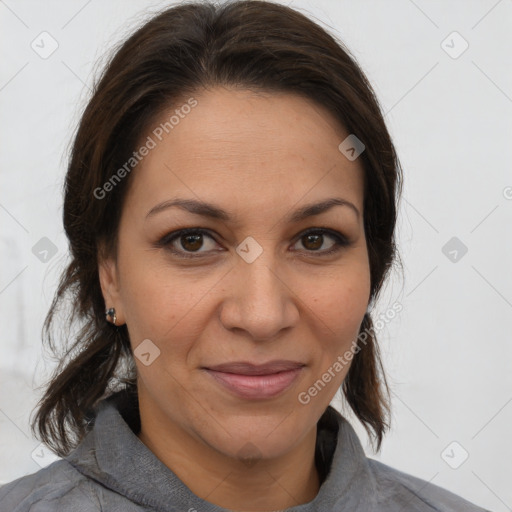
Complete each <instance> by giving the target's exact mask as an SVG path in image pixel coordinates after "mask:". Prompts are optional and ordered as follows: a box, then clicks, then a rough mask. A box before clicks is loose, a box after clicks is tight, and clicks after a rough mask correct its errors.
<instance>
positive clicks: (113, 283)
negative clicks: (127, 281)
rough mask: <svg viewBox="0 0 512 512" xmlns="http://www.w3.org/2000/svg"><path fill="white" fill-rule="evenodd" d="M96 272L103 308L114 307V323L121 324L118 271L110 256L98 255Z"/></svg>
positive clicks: (121, 311) (122, 322)
mask: <svg viewBox="0 0 512 512" xmlns="http://www.w3.org/2000/svg"><path fill="white" fill-rule="evenodd" d="M98 274H99V280H100V286H101V292H102V294H103V299H104V300H105V309H109V308H115V310H116V317H117V321H116V324H117V325H118V326H119V325H123V324H124V323H126V322H125V318H124V308H123V303H122V299H121V293H120V282H119V273H118V270H117V264H116V262H115V261H114V260H113V259H112V258H107V259H101V258H99V257H98Z"/></svg>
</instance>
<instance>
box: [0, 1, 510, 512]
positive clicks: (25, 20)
mask: <svg viewBox="0 0 512 512" xmlns="http://www.w3.org/2000/svg"><path fill="white" fill-rule="evenodd" d="M171 3H172V2H143V1H126V0H123V1H120V0H116V1H114V0H109V1H99V0H92V1H89V2H87V1H85V0H80V1H66V2H64V1H61V2H55V1H53V2H50V1H46V2H44V3H43V2H40V1H31V2H29V1H21V0H20V1H17V2H15V1H14V0H5V1H1V2H0V22H1V30H0V41H1V48H2V60H1V67H0V108H1V117H0V119H1V121H0V140H1V141H2V146H1V149H0V169H1V174H0V258H1V259H0V262H1V265H0V322H1V324H0V325H1V327H2V332H1V342H0V343H1V345H0V348H1V357H0V379H1V380H0V482H7V481H10V480H12V479H14V478H17V477H19V476H22V475H25V474H28V473H32V472H34V471H37V470H38V469H40V466H39V465H38V464H37V463H36V462H35V460H34V459H33V458H32V452H33V450H34V449H36V450H40V448H38V445H39V441H37V440H36V439H33V438H32V436H31V435H30V430H29V427H28V425H29V415H30V413H31V411H32V409H33V407H34V405H35V403H36V399H37V392H36V391H35V389H34V388H35V386H37V385H40V384H42V382H43V380H42V379H44V377H45V375H46V376H47V375H48V374H49V372H50V370H51V369H52V368H53V364H54V363H52V362H51V361H50V360H48V359H47V358H46V359H45V358H44V354H43V352H42V348H41V327H42V324H43V321H44V316H45V314H46V312H47V310H48V307H49V305H50V301H51V299H52V297H53V293H54V291H55V287H56V283H57V276H58V274H59V272H60V271H61V270H62V269H63V268H64V264H65V263H66V261H67V254H66V253H67V241H66V238H65V236H64V234H63V228H62V220H61V215H62V209H61V208H62V193H61V188H62V182H63V178H64V174H65V168H66V162H67V154H66V148H67V146H68V144H69V142H70V137H71V134H72V133H73V131H74V129H75V126H76V123H77V121H78V119H79V116H80V112H81V109H82V108H83V106H84V104H85V101H86V100H87V97H88V95H89V87H90V86H91V84H92V78H93V74H94V72H95V71H98V70H99V69H101V63H99V59H100V58H102V57H103V56H104V55H105V54H106V52H108V51H109V49H110V48H111V47H112V45H113V43H115V42H117V41H119V40H120V39H122V38H124V37H125V35H127V34H128V33H129V32H131V31H132V30H133V28H134V27H135V26H138V25H139V24H140V23H142V21H143V20H144V19H146V18H147V17H148V15H150V14H151V12H152V11H153V10H155V9H157V8H161V7H163V6H164V5H170V4H171ZM283 3H287V4H288V5H291V6H292V7H296V8H300V9H301V10H302V12H304V13H305V14H307V15H313V16H314V17H315V18H316V19H317V21H321V22H322V23H323V24H324V27H326V28H328V30H330V31H331V32H332V33H335V34H336V35H337V36H338V37H339V38H341V40H342V41H344V42H345V43H346V45H347V46H348V48H349V49H350V50H351V52H352V53H353V55H355V57H356V58H357V60H358V62H359V63H360V65H361V66H362V67H363V70H364V71H365V72H366V74H367V76H368V77H369V79H370V81H371V83H372V85H373V87H374V88H375V90H376V92H377V95H378V98H379V100H380V102H381V104H382V109H383V111H384V113H386V117H385V119H386V121H387V123H388V127H389V129H390V132H391V134H392V137H393V138H394V142H395V144H396V147H397V150H398V153H399V157H400V159H401V163H402V166H403V169H404V175H405V187H404V198H403V201H402V205H401V209H400V220H399V226H398V236H399V243H400V245H399V247H400V251H401V254H402V257H403V261H404V265H405V279H403V280H402V279H401V277H400V274H399V273H398V272H395V274H394V275H393V279H392V281H391V282H390V283H389V285H388V286H387V287H386V290H385V293H384V294H383V297H382V301H381V302H380V304H379V308H378V309H379V311H382V312H384V311H386V310H387V309H388V308H389V307H390V306H391V304H392V303H393V302H394V301H396V300H398V301H399V302H400V303H401V304H402V305H403V310H402V312H401V313H400V315H399V316H397V317H396V318H395V319H394V320H393V321H392V322H389V323H388V324H387V325H386V327H385V329H383V330H382V331H380V332H379V338H380V343H381V346H382V350H383V356H384V364H385V368H386V370H387V374H388V377H389V382H390V385H391V388H392V390H393V394H392V397H393V429H392V431H391V432H390V433H389V434H388V435H387V437H386V438H385V441H384V444H383V449H382V451H381V453H380V454H375V453H373V452H372V450H371V448H370V446H369V444H368V443H367V437H366V435H365V433H364V430H363V429H362V427H361V425H360V424H359V423H357V422H356V421H355V420H354V421H352V424H353V425H354V427H355V428H356V430H357V432H358V433H359V434H360V437H361V440H362V442H363V445H364V446H365V449H366V451H367V454H368V455H369V456H371V457H374V458H377V459H379V460H381V461H382V462H384V463H386V464H389V465H391V466H393V467H396V468H398V469H400V470H402V471H405V472H407V473H411V474H414V475H416V476H418V477H420V478H423V479H425V480H428V481H431V482H432V483H435V484H437V485H440V486H442V487H445V488H448V489H450V490H451V491H453V492H455V493H457V494H460V495H462V496H463V497H465V498H466V499H468V500H470V501H473V502H475V503H476V504H478V505H480V506H483V507H486V508H488V509H489V510H493V511H496V512H501V511H506V510H512V490H511V486H510V483H511V476H512V463H511V460H512V437H511V436H510V432H511V425H512V372H511V371H510V370H511V360H512V343H511V334H510V333H511V327H512V275H511V272H510V262H511V261H512V242H511V228H510V225H511V221H512V200H511V199H512V188H511V187H512V171H511V169H512V167H511V162H512V144H511V140H512V121H511V120H512V65H511V64H512V52H511V50H512V30H511V28H512V2H511V1H510V0H501V1H496V0H486V1H483V0H481V1H475V0H473V1H468V0H461V1H453V0H452V1H427V0H415V1H412V0H393V1H382V0H381V1H368V0H365V1H361V0H359V1H356V0H350V1H339V0H338V1H334V0H331V1H327V0H325V1H315V2H312V1H309V2H307V1H300V2H299V1H292V2H283ZM43 31H47V32H49V33H50V34H51V36H52V37H53V38H54V39H55V40H56V41H57V42H58V45H59V46H58V48H57V50H56V51H55V52H54V53H53V54H52V55H51V56H49V57H48V58H47V59H43V58H41V57H40V56H39V55H38V54H37V53H36V52H35V51H34V50H33V49H32V48H31V43H32V41H34V40H36V41H37V40H38V39H37V38H38V36H39V34H41V32H43ZM453 31H457V32H458V33H459V34H460V35H461V36H462V37H463V38H464V39H465V40H466V41H467V43H468V44H469V47H468V49H467V50H466V51H465V52H464V53H462V54H461V55H460V56H458V58H452V57H451V56H450V55H449V54H448V53H447V52H446V51H445V49H444V48H446V49H448V50H449V51H451V52H452V54H454V53H456V52H458V51H459V50H460V49H461V48H462V46H461V44H462V43H463V42H462V40H460V39H457V36H450V38H448V39H447V41H446V42H445V43H444V45H442V42H443V41H444V40H445V39H446V38H447V36H449V35H450V34H451V33H452V32H453ZM454 37H455V38H454ZM447 46H452V48H451V49H449V48H447ZM507 187H508V188H507ZM454 236H455V237H457V238H458V239H459V240H460V241H462V242H463V243H464V244H465V246H467V248H468V252H467V253H466V254H465V255H464V256H463V257H461V258H460V259H458V261H456V262H453V261H451V260H450V259H449V258H448V257H446V256H445V254H443V252H442V248H443V246H444V245H445V244H446V243H447V242H448V241H449V240H450V239H451V238H452V237H454ZM43 237H47V238H48V239H50V240H51V241H52V242H53V243H54V244H55V245H56V247H57V249H58V252H57V254H56V255H55V256H53V257H52V258H51V259H50V260H49V261H48V262H47V263H43V262H41V261H40V260H39V259H38V258H37V257H36V256H35V255H34V254H33V253H32V247H33V246H34V245H35V244H36V243H37V242H38V241H39V240H40V239H41V238H43ZM351 419H352V418H351ZM453 441H456V442H457V443H459V445H460V446H461V447H462V448H459V447H456V448H455V449H454V451H453V452H452V451H451V450H448V454H449V455H450V456H451V462H452V464H453V463H454V462H453V461H455V462H456V461H457V460H458V458H459V457H460V456H461V453H462V452H461V450H462V449H464V450H466V451H467V452H468V453H469V458H468V459H467V460H466V461H465V462H464V463H463V464H462V465H460V467H458V469H452V468H451V467H450V466H449V465H448V464H447V462H445V460H444V459H443V457H442V456H441V454H442V453H443V451H444V450H445V448H446V447H447V446H448V445H450V443H452V442H453ZM38 453H41V454H43V452H38ZM43 455H44V456H42V457H41V460H43V461H44V462H41V463H42V464H46V463H48V462H50V460H51V458H50V456H49V455H48V454H46V453H44V454H43Z"/></svg>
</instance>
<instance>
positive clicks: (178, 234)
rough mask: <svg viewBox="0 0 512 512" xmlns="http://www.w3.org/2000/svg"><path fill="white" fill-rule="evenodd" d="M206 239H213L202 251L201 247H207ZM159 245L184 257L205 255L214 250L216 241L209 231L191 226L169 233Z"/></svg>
mask: <svg viewBox="0 0 512 512" xmlns="http://www.w3.org/2000/svg"><path fill="white" fill-rule="evenodd" d="M205 239H210V240H211V241H212V242H211V247H208V244H206V250H203V251H201V250H200V249H203V248H204V247H205ZM178 242H179V243H178ZM157 246H158V247H163V248H165V249H166V250H168V251H170V252H172V253H173V254H176V255H177V256H180V257H183V258H194V257H202V256H205V255H206V254H207V253H208V252H211V250H212V249H213V250H214V249H215V246H216V243H215V240H214V238H213V237H212V236H211V235H210V234H209V233H208V232H207V231H205V230H203V229H195V228H189V229H181V230H179V231H175V232H173V233H169V234H168V235H166V236H164V237H163V238H162V239H161V240H160V241H159V242H158V243H157ZM194 253H196V254H194Z"/></svg>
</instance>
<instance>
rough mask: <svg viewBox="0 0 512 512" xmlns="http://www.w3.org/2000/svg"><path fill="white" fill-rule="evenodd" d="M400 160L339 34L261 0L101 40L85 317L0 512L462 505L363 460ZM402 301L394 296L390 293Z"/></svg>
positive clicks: (87, 153)
mask: <svg viewBox="0 0 512 512" xmlns="http://www.w3.org/2000/svg"><path fill="white" fill-rule="evenodd" d="M400 190H401V171H400V166H399V162H398V158H397V156H396V154H395V150H394V146H393V144H392V141H391V139H390V136H389V133H388V131H387V129H386V126H385V124H384V121H383V118H382V114H381V112H380V108H379V105H378V102H377V100H376V98H375V95H374V93H373V91H372V89H371V87H370V85H369V84H368V82H367V80H366V78H365V76H364V74H363V72H362V71H361V70H360V69H359V67H358V65H357V64H356V62H355V61H354V59H353V58H352V57H351V56H350V55H349V53H348V51H347V50H346V49H344V48H343V46H342V45H341V44H340V43H339V42H337V41H335V40H334V39H333V38H332V37H331V36H330V35H328V34H327V33H326V32H325V31H324V30H323V29H322V28H320V27H319V26H317V25H316V24H315V23H313V22H312V21H310V20H309V19H307V18H306V17H304V16H303V15H301V14H299V13H298V12H296V11H294V10H292V9H290V8H287V7H284V6H280V5H276V4H273V3H267V2H259V1H249V2H232V3H229V4H226V5H224V6H221V7H215V6H213V5H210V4H207V3H196V4H183V5H181V6H177V7H173V8H170V9H167V10H165V11H164V12H162V13H161V14H159V15H158V16H156V17H154V18H153V19H152V20H150V21H149V22H148V23H146V24H145V25H144V26H143V27H141V28H140V29H139V30H138V31H137V32H136V33H134V34H133V35H132V36H131V37H130V38H129V39H128V40H127V41H126V42H125V43H124V44H123V45H122V46H121V47H120V48H119V49H118V51H117V53H116V54H115V56H114V57H113V59H112V60H111V62H110V63H109V65H108V66H107V68H106V70H105V71H104V73H103V76H102V77H101V79H100V81H99V82H98V84H97V86H96V88H95V90H94V94H93V96H92V98H91V100H90V102H89V104H88V106H87V108H86V110H85V112H84V114H83V116H82V119H81V122H80V126H79V129H78V132H77V134H76V137H75V140H74V145H73V149H72V154H71V159H70V164H69V169H68V173H67V177H66V186H65V202H64V226H65V230H66V234H67V236H68V238H69V241H70V248H71V256H72V261H71V263H70V265H69V267H68V268H67V269H66V271H65V273H64V274H63V276H62V280H61V282H60V285H59V288H58V290H57V294H56V297H55V299H54V303H53V304H52V307H51V309H50V312H49V314H48V317H47V319H46V322H45V328H46V329H47V332H48V334H49V336H50V340H51V334H50V330H51V329H50V328H51V326H52V325H53V323H54V321H53V320H54V313H55V312H56V311H57V308H58V307H59V306H60V305H61V303H62V302H63V301H64V299H65V298H66V297H67V296H68V295H71V298H72V300H73V306H74V307H73V314H72V316H71V318H70V324H72V323H73V322H74V321H77V322H78V323H79V325H80V327H81V329H80V330H79V332H78V333H77V335H76V338H75V340H74V343H73V345H72V347H70V350H69V351H68V353H67V354H66V357H65V358H63V360H62V363H61V365H60V367H59V368H58V370H57V371H56V373H55V375H54V377H53V379H52V380H51V382H50V383H49V385H48V387H47V390H46V393H45V395H44V396H43V398H42V400H41V402H40V404H39V407H38V410H37V415H36V417H35V419H34V423H33V429H34V432H36V431H37V432H38V433H39V435H40V437H41V439H42V440H43V441H44V442H45V443H46V444H47V445H48V446H50V447H51V448H52V449H53V450H54V451H55V452H56V453H57V454H58V455H59V456H61V457H63V458H62V459H61V460H59V461H56V462H54V463H53V464H51V465H49V466H47V467H46V468H44V469H42V470H40V471H38V472H37V473H35V474H33V475H28V476H24V477H22V478H20V479H18V480H15V481H13V482H11V483H9V484H7V485H5V486H4V487H2V488H1V489H0V503H1V506H0V509H1V510H2V511H4V510H5V511H7V510H9V511H13V510H14V511H16V512H22V511H29V510H31V511H36V510H40V511H43V510H83V511H86V510H87V511H88V510H91V511H93V510H104V511H115V510H119V511H121V510H122V511H123V512H126V511H143V510H144V511H149V510H154V511H178V510H179V511H186V510H188V511H189V512H192V511H201V512H203V511H205V512H206V511H212V512H213V511H224V510H231V511H234V510H236V511H275V510H289V511H297V512H298V511H300V512H309V511H332V510H339V511H341V510H350V511H351V512H368V511H373V510H375V511H377V510H378V511H393V512H397V511H400V510H403V511H411V510H417V511H420V510H421V511H423V510H425V511H427V510H447V511H448V510H465V511H481V510H483V509H481V508H479V507H477V506H475V505H472V504H471V503H469V502H468V501H466V500H464V499H463V498H461V497H459V496H456V495H454V494H452V493H451V492H449V491H447V490H445V489H442V488H440V487H438V486H435V485H432V484H430V483H427V482H425V481H423V480H421V479H419V478H416V477H414V476H412V475H408V474H405V473H402V472H400V471H398V470H395V469H393V468H391V467H389V466H386V465H384V464H382V463H380V462H378V461H376V460H373V459H369V458H367V457H366V456H365V454H364V451H363V449H362V447H361V444H360V442H359V440H358V438H357V435H356V433H355V431H354V429H353V428H352V427H351V425H350V424H349V423H348V422H347V420H346V419H345V418H344V417H343V416H341V415H340V414H339V413H338V412H337V411H336V410H335V409H333V408H332V407H331V406H330V405H329V404H330V402H331V400H332V398H333V397H334V395H335V393H336V391H337V390H338V389H339V388H340V387H341V388H342V390H343V394H344V397H345V399H346V401H347V403H348V405H350V407H351V408H352V410H353V411H354V413H355V415H356V417H357V418H358V419H359V420H360V421H361V423H362V424H363V425H364V427H365V428H366V430H367V431H368V433H369V434H370V435H371V436H372V438H373V440H374V441H375V443H376V445H377V449H379V448H380V445H381V442H382V439H383V436H384V434H385V432H386V430H387V429H388V428H389V421H388V418H389V411H390V409H389V393H388V389H387V385H386V380H385V377H384V375H383V374H382V371H381V364H380V358H379V352H378V346H377V342H376V341H377V340H376V336H375V330H374V328H373V324H372V319H371V307H372V305H373V304H374V303H375V301H376V299H377V297H378V294H379V291H380V289H381V287H382V285H383V283H384V281H385V278H386V277H387V275H388V271H389V269H390V268H391V266H392V264H393V262H394V261H395V258H396V257H397V253H396V248H395V238H394V236H395V234H394V229H395V221H396V212H397V201H398V198H399V195H400ZM397 308H398V309H399V308H400V305H399V304H398V305H397Z"/></svg>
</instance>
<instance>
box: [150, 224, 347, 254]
mask: <svg viewBox="0 0 512 512" xmlns="http://www.w3.org/2000/svg"><path fill="white" fill-rule="evenodd" d="M188 234H200V235H206V236H208V237H209V238H211V239H212V240H214V241H215V242H216V243H218V242H217V240H216V237H215V236H214V235H213V234H212V232H211V231H210V230H209V229H205V228H199V227H197V228H183V229H178V230H176V231H172V232H170V233H167V234H166V235H164V236H163V237H162V238H161V239H160V240H159V241H158V242H157V243H156V244H155V245H156V246H157V247H159V248H164V249H166V250H168V251H170V252H171V253H173V254H174V255H176V256H177V257H180V258H183V259H194V258H197V259H198V258H203V257H207V256H208V255H209V253H210V252H211V251H207V252H205V253H200V252H197V253H194V252H188V253H187V252H186V251H181V250H179V251H178V250H175V249H172V248H170V245H171V244H172V243H173V242H174V241H175V240H177V239H179V238H181V237H182V236H186V235H188ZM309 234H320V235H324V236H328V237H329V238H331V239H333V240H334V242H335V244H334V245H333V247H332V248H331V249H326V250H323V251H322V250H319V251H313V250H309V251H308V250H307V249H305V250H298V251H294V252H301V253H305V254H306V255H311V256H314V255H317V256H327V255H331V254H334V253H336V252H339V251H340V250H342V249H343V248H345V247H347V246H349V245H351V243H352V242H351V240H350V239H349V238H348V237H347V236H345V235H344V234H343V233H341V232H339V231H337V230H335V229H332V228H327V227H322V226H318V227H311V228H308V229H305V230H303V231H301V232H300V233H298V234H297V235H296V236H295V238H294V242H293V244H292V245H295V244H296V243H297V242H298V241H299V240H300V239H301V238H303V237H304V236H306V235H309ZM216 252H220V251H216Z"/></svg>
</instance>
